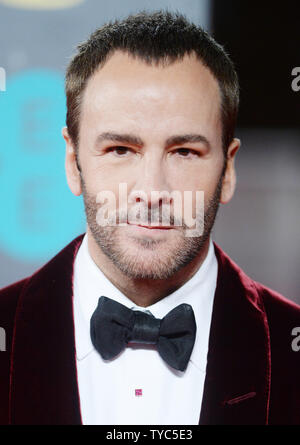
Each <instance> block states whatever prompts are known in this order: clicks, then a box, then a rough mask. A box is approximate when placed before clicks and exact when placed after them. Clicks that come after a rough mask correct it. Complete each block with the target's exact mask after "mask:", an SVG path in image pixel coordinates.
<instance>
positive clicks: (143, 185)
mask: <svg viewBox="0 0 300 445" xmlns="http://www.w3.org/2000/svg"><path fill="white" fill-rule="evenodd" d="M167 176H168V175H167V169H166V165H165V162H164V159H163V158H162V156H160V155H159V154H158V153H156V154H153V153H151V154H149V155H147V154H145V155H144V157H143V159H142V161H141V163H140V165H139V170H138V177H137V179H136V181H135V184H134V187H133V188H132V190H131V191H130V196H129V197H130V200H131V202H132V203H136V202H140V201H144V204H145V205H146V204H147V205H148V208H149V209H150V208H152V209H154V208H156V207H159V206H161V205H162V204H169V205H170V204H171V202H172V198H171V197H170V193H171V189H170V186H169V184H168V177H167Z"/></svg>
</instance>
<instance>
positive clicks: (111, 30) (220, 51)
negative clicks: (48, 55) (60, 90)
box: [65, 10, 239, 155]
mask: <svg viewBox="0 0 300 445" xmlns="http://www.w3.org/2000/svg"><path fill="white" fill-rule="evenodd" d="M77 49H78V52H77V54H75V56H74V57H73V58H72V60H71V61H70V63H69V65H68V68H67V72H66V83H65V89H66V96H67V120H66V121H67V127H68V132H69V135H70V137H71V139H72V142H73V143H74V144H75V147H77V145H78V139H79V119H80V105H81V100H82V96H83V91H84V89H85V86H86V84H87V81H88V79H89V78H90V77H91V75H92V74H93V73H94V72H95V71H96V70H97V69H98V68H99V67H100V66H101V65H102V66H103V64H104V63H105V61H106V60H107V59H108V56H110V55H112V53H113V52H114V51H115V50H122V51H124V52H127V53H129V54H130V55H132V56H133V57H138V58H139V59H141V60H143V61H144V62H145V63H148V64H159V63H172V62H175V61H177V60H180V59H182V58H183V57H184V56H185V55H186V54H190V53H192V52H195V53H196V56H197V57H198V59H199V60H200V61H201V62H202V63H203V64H204V65H205V66H206V67H207V68H208V69H209V70H210V72H211V73H212V74H213V76H214V77H215V79H216V80H217V81H218V84H219V89H220V97H221V110H220V111H221V122H222V145H223V150H224V155H226V154H227V148H228V145H229V144H230V142H231V140H232V139H233V137H234V130H235V125H236V119H237V112H238V104H239V84H238V77H237V74H236V71H235V68H234V65H233V63H232V61H231V59H230V58H229V56H228V54H227V53H226V52H225V50H224V48H223V47H222V46H221V45H219V44H218V43H217V42H216V41H215V40H214V39H213V38H212V37H211V36H210V35H209V34H208V33H207V32H206V31H204V30H203V29H202V28H201V27H199V26H196V25H195V24H193V23H191V22H189V21H188V20H187V19H186V17H185V16H184V15H182V14H180V13H179V12H170V11H168V10H164V11H163V10H159V11H155V12H147V11H141V12H139V13H137V14H134V15H129V16H128V17H127V18H125V19H124V20H115V21H111V22H109V23H107V24H105V25H104V26H102V27H101V28H99V29H97V30H96V31H95V32H93V33H92V34H91V36H90V37H89V39H88V40H87V41H86V42H83V43H81V44H79V45H78V46H77Z"/></svg>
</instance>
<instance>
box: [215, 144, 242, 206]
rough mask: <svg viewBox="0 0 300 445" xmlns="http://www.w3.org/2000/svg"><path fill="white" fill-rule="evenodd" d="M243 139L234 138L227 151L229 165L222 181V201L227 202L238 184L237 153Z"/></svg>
mask: <svg viewBox="0 0 300 445" xmlns="http://www.w3.org/2000/svg"><path fill="white" fill-rule="evenodd" d="M240 145H241V141H240V140H239V139H237V138H234V139H233V140H232V141H231V143H230V145H229V147H228V151H227V166H226V170H225V174H224V178H223V183H222V191H221V197H220V203H222V204H227V203H228V202H229V201H230V200H231V198H232V197H233V195H234V191H235V186H236V173H235V166H234V161H235V155H236V153H237V151H238V149H239V148H240Z"/></svg>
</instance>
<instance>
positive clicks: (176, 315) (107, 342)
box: [90, 297, 196, 371]
mask: <svg viewBox="0 0 300 445" xmlns="http://www.w3.org/2000/svg"><path fill="white" fill-rule="evenodd" d="M90 327H91V339H92V343H93V345H94V347H95V348H96V349H97V351H98V352H99V353H100V355H101V357H102V358H103V359H105V360H109V359H111V358H113V357H115V356H116V355H118V354H119V353H120V352H121V351H122V350H123V349H124V348H125V347H126V344H127V343H129V342H131V343H147V344H156V345H157V350H158V352H159V354H160V356H161V357H162V358H163V359H164V360H165V361H166V362H167V363H168V364H169V365H170V366H171V367H172V368H175V369H178V370H180V371H184V370H185V369H186V367H187V364H188V362H189V359H190V356H191V353H192V350H193V347H194V343H195V335H196V321H195V316H194V311H193V308H192V306H190V305H189V304H185V303H183V304H180V305H179V306H177V307H175V308H174V309H172V310H171V311H170V312H169V313H168V314H167V315H166V316H165V317H163V318H162V319H159V318H155V317H154V316H153V315H152V314H151V315H149V314H147V313H145V312H142V311H138V310H132V309H128V308H127V307H126V306H124V305H123V304H120V303H118V302H116V301H114V300H111V299H110V298H107V297H101V298H99V302H98V306H97V309H96V310H95V312H94V313H93V315H92V318H91V326H90Z"/></svg>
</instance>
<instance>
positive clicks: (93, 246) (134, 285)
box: [87, 229, 209, 307]
mask: <svg viewBox="0 0 300 445" xmlns="http://www.w3.org/2000/svg"><path fill="white" fill-rule="evenodd" d="M87 233H88V249H89V253H90V255H91V257H92V259H93V261H94V262H95V264H96V265H97V266H98V267H99V269H100V270H101V271H102V272H103V274H104V275H105V276H106V277H107V278H108V279H109V280H110V281H111V283H112V284H113V285H114V286H116V287H117V288H118V289H119V290H120V291H121V292H122V293H123V294H124V295H126V297H127V298H129V299H130V300H131V301H132V302H133V303H134V304H136V305H137V306H140V307H148V306H151V305H152V304H154V303H157V302H158V301H159V300H161V299H163V298H165V297H166V296H168V295H170V294H171V293H172V292H175V291H176V290H177V289H179V288H180V287H181V286H183V285H184V283H186V282H187V281H188V280H190V279H191V278H192V276H193V275H194V274H195V273H196V272H197V270H198V269H199V268H200V266H201V265H202V263H203V261H204V260H205V258H206V256H207V253H208V249H209V238H208V239H207V240H206V242H205V243H204V245H203V247H202V249H201V251H200V252H199V253H198V255H197V256H196V257H195V258H194V259H193V260H192V261H190V262H189V263H188V264H187V265H186V266H184V267H182V268H181V269H180V270H179V271H178V272H176V273H175V274H174V275H173V276H172V277H170V278H168V279H134V278H131V277H128V276H127V275H125V274H124V273H123V272H122V271H121V270H120V269H118V268H117V267H116V266H115V265H114V264H113V263H112V261H111V260H110V259H109V258H108V257H107V256H106V255H105V254H104V253H103V252H102V250H101V249H100V248H99V247H98V245H97V243H96V242H95V240H94V238H93V236H92V234H91V232H90V231H89V229H88V230H87Z"/></svg>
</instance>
